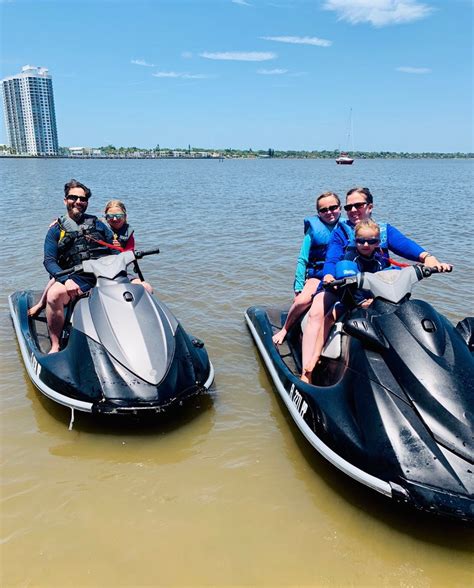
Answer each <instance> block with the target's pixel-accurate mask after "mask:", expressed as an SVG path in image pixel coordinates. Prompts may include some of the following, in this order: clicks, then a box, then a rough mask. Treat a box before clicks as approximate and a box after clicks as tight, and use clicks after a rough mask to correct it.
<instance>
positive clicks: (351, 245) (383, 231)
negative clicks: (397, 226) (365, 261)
mask: <svg viewBox="0 0 474 588" xmlns="http://www.w3.org/2000/svg"><path fill="white" fill-rule="evenodd" d="M377 224H378V225H379V227H380V249H381V250H382V251H383V253H385V255H388V237H387V223H377ZM339 226H340V227H341V229H342V231H343V233H344V234H345V236H346V238H347V240H348V243H347V245H346V248H345V250H344V251H345V252H346V253H347V252H351V251H357V249H356V242H355V227H353V226H352V225H351V224H349V223H348V222H347V221H339Z"/></svg>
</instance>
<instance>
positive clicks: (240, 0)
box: [231, 0, 252, 6]
mask: <svg viewBox="0 0 474 588" xmlns="http://www.w3.org/2000/svg"><path fill="white" fill-rule="evenodd" d="M231 1H232V3H233V4H240V5H241V6H252V5H251V4H249V3H248V2H245V0H231Z"/></svg>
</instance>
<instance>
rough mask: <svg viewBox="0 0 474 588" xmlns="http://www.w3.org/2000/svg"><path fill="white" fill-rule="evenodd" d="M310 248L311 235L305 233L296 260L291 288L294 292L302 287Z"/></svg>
mask: <svg viewBox="0 0 474 588" xmlns="http://www.w3.org/2000/svg"><path fill="white" fill-rule="evenodd" d="M310 248H311V237H310V235H305V236H304V239H303V243H302V244H301V249H300V254H299V255H298V261H297V262H296V272H295V281H294V284H293V290H294V291H295V292H301V290H302V289H303V288H304V283H305V281H306V269H307V267H308V260H309V250H310Z"/></svg>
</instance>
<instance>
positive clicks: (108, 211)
mask: <svg viewBox="0 0 474 588" xmlns="http://www.w3.org/2000/svg"><path fill="white" fill-rule="evenodd" d="M104 214H105V220H106V222H107V224H108V226H109V227H110V229H111V231H112V233H113V244H114V245H116V246H119V247H121V248H122V249H123V251H133V250H134V249H135V236H134V231H133V229H132V227H131V226H130V225H129V224H128V222H127V208H126V207H125V204H124V203H123V202H122V201H121V200H109V201H108V202H107V204H106V205H105V210H104ZM130 281H131V282H132V283H133V284H141V285H142V286H143V287H144V288H145V290H147V291H148V292H149V293H150V294H153V288H152V287H151V286H150V284H149V283H148V282H145V281H143V280H140V279H139V278H135V277H133V276H130Z"/></svg>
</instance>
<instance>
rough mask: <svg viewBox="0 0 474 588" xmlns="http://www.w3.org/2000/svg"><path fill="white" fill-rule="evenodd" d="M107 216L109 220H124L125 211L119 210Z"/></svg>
mask: <svg viewBox="0 0 474 588" xmlns="http://www.w3.org/2000/svg"><path fill="white" fill-rule="evenodd" d="M105 218H106V219H107V220H122V219H123V218H125V214H124V213H123V212H118V213H117V214H106V215H105Z"/></svg>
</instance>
